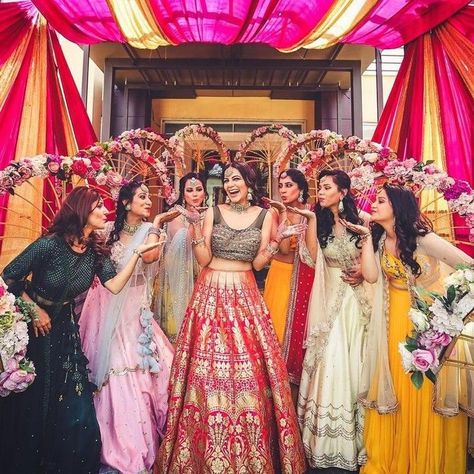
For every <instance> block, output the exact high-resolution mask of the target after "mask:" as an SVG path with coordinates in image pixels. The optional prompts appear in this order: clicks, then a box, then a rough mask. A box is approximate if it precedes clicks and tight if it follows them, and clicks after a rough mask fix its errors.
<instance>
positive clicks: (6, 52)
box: [0, 1, 38, 65]
mask: <svg viewBox="0 0 474 474" xmlns="http://www.w3.org/2000/svg"><path fill="white" fill-rule="evenodd" d="M37 14H38V11H37V10H36V8H35V7H34V5H33V4H32V3H31V2H29V1H25V2H17V3H6V4H5V5H2V8H1V15H0V44H1V45H2V47H1V48H0V65H2V64H3V63H4V62H5V61H6V60H7V59H8V58H9V57H10V55H11V54H12V52H13V51H14V50H15V49H16V48H17V47H18V45H19V44H20V43H21V42H22V41H23V39H24V38H25V36H26V34H27V33H28V29H29V26H30V25H31V21H32V18H33V17H35V16H36V15H37Z"/></svg>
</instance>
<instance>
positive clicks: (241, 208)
mask: <svg viewBox="0 0 474 474" xmlns="http://www.w3.org/2000/svg"><path fill="white" fill-rule="evenodd" d="M229 206H230V208H231V209H232V210H233V211H234V212H236V213H237V214H242V213H244V212H247V209H248V208H249V207H250V206H251V204H250V203H249V202H248V203H247V204H238V203H234V202H231V203H229Z"/></svg>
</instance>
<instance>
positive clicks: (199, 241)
mask: <svg viewBox="0 0 474 474" xmlns="http://www.w3.org/2000/svg"><path fill="white" fill-rule="evenodd" d="M205 240H206V238H205V237H204V235H203V236H202V237H201V238H199V239H196V240H194V239H191V243H192V244H193V245H199V244H202V243H203V242H204V241H205Z"/></svg>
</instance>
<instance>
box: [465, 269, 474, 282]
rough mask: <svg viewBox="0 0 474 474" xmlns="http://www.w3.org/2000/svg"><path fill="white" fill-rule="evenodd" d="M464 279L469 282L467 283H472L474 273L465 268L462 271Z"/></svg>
mask: <svg viewBox="0 0 474 474" xmlns="http://www.w3.org/2000/svg"><path fill="white" fill-rule="evenodd" d="M464 278H465V279H466V280H467V281H468V282H469V283H474V271H473V270H471V269H470V268H466V269H465V270H464Z"/></svg>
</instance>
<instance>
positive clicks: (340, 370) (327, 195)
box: [298, 170, 377, 471]
mask: <svg viewBox="0 0 474 474" xmlns="http://www.w3.org/2000/svg"><path fill="white" fill-rule="evenodd" d="M318 198H319V202H318V204H317V207H316V217H317V235H318V242H319V248H318V251H317V256H316V273H315V279H314V284H313V289H312V294H311V297H310V304H309V310H308V328H307V339H306V354H305V358H304V361H303V373H302V376H301V383H300V391H299V397H298V419H299V422H300V427H301V430H302V437H303V444H304V448H305V453H306V457H307V459H308V461H309V463H310V465H311V466H312V467H314V468H320V469H321V468H339V469H346V470H351V471H356V470H357V468H358V466H359V465H360V464H362V463H363V462H364V450H363V443H362V432H363V411H362V410H361V409H360V408H359V406H358V404H357V395H358V393H359V384H360V376H361V368H362V361H363V358H364V351H365V335H366V325H367V323H368V320H369V316H370V305H369V300H368V297H367V293H366V288H365V285H362V284H359V285H357V284H353V285H352V286H351V284H349V281H350V280H349V279H348V275H347V273H348V272H350V271H351V270H352V268H353V267H354V264H357V263H359V262H360V267H361V271H362V276H363V277H364V279H365V280H367V281H368V282H370V283H373V282H375V281H376V279H377V269H376V268H375V263H374V253H373V250H372V244H371V242H370V241H369V238H368V236H369V230H368V228H366V229H365V232H366V235H365V236H363V237H361V236H360V235H358V233H357V232H354V231H353V230H351V229H350V228H347V226H352V225H357V226H358V227H361V226H362V224H364V220H363V219H362V218H361V216H360V212H359V211H358V210H357V208H356V204H355V201H354V198H353V197H352V196H351V193H350V178H349V176H348V175H347V174H346V173H344V172H343V171H341V170H324V171H322V172H321V174H320V175H319V189H318ZM342 218H344V219H345V221H344V220H342ZM346 221H347V224H346ZM358 227H357V228H358ZM362 228H363V227H362Z"/></svg>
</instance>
